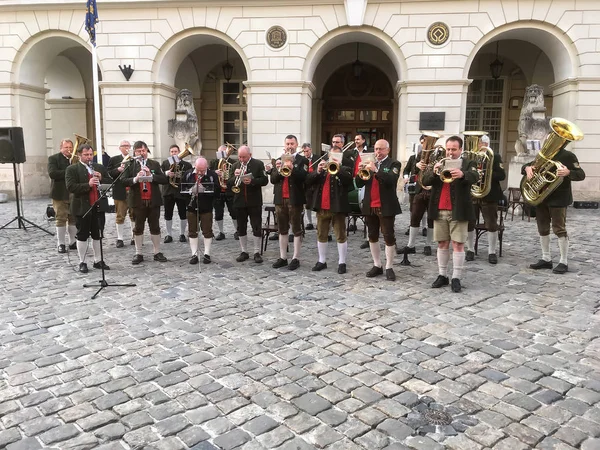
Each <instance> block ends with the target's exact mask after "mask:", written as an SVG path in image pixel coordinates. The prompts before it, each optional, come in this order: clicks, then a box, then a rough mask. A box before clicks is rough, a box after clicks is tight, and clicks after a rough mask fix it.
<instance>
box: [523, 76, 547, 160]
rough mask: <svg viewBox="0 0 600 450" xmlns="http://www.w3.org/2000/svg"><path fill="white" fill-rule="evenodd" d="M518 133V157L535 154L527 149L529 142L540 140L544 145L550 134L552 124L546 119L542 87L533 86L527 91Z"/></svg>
mask: <svg viewBox="0 0 600 450" xmlns="http://www.w3.org/2000/svg"><path fill="white" fill-rule="evenodd" d="M517 131H518V132H519V138H518V139H517V141H516V142H515V151H516V152H517V157H520V156H525V155H528V154H530V153H531V154H533V152H530V151H529V150H528V149H527V141H528V140H538V141H540V143H543V142H544V139H545V138H546V136H547V135H548V133H550V123H549V120H548V118H546V107H545V106H544V88H543V87H542V86H539V85H537V84H532V85H531V86H529V87H528V88H527V89H526V90H525V98H524V99H523V107H522V108H521V115H520V116H519V125H518V127H517Z"/></svg>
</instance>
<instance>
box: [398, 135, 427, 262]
mask: <svg viewBox="0 0 600 450" xmlns="http://www.w3.org/2000/svg"><path fill="white" fill-rule="evenodd" d="M424 142H425V135H424V134H422V135H421V137H420V138H419V145H418V146H417V153H416V154H414V153H413V154H412V155H410V157H409V158H408V161H407V163H406V166H405V167H404V171H403V172H402V175H403V177H404V182H405V183H406V184H407V185H408V186H407V192H408V208H409V209H408V210H409V212H410V213H411V214H412V205H413V200H414V198H415V195H416V193H415V186H416V185H417V184H418V183H417V171H416V170H417V169H416V164H417V162H419V160H420V159H421V152H422V150H423V144H424ZM427 224H428V222H427V208H425V213H424V214H423V218H422V219H421V228H422V229H423V236H427V233H428V229H429V231H431V235H433V229H432V227H427V226H426V225H427ZM404 234H405V235H406V236H410V224H409V226H408V229H407V230H406V233H404ZM428 245H429V247H430V249H429V252H428V251H427V249H424V251H423V253H424V254H425V255H427V254H429V255H431V242H430V243H429V244H428ZM413 246H414V244H413ZM426 247H427V245H426ZM413 253H414V252H413Z"/></svg>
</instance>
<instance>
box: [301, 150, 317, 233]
mask: <svg viewBox="0 0 600 450" xmlns="http://www.w3.org/2000/svg"><path fill="white" fill-rule="evenodd" d="M302 153H303V154H304V157H305V158H306V159H307V160H308V173H309V174H310V173H312V172H314V171H316V170H317V164H318V163H317V161H318V159H319V157H318V156H317V155H315V154H313V151H312V147H311V145H310V143H308V142H305V143H304V144H302ZM304 188H305V191H306V209H305V210H304V216H305V217H306V225H305V226H304V229H305V230H314V229H315V226H314V225H313V221H312V209H311V205H312V203H313V198H312V197H313V195H314V192H315V190H314V186H306V185H305V186H304Z"/></svg>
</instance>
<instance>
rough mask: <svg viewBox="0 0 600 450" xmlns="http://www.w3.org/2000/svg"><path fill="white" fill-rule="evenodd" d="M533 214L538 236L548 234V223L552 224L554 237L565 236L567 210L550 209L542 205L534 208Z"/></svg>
mask: <svg viewBox="0 0 600 450" xmlns="http://www.w3.org/2000/svg"><path fill="white" fill-rule="evenodd" d="M535 213H536V214H535V220H536V222H537V227H538V233H539V234H540V236H548V235H549V234H550V223H552V231H553V232H554V234H555V235H556V236H558V237H566V236H567V208H562V207H561V208H552V207H548V206H546V205H545V204H544V203H542V204H540V205H538V206H536V207H535Z"/></svg>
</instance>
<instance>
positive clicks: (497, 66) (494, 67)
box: [490, 41, 504, 80]
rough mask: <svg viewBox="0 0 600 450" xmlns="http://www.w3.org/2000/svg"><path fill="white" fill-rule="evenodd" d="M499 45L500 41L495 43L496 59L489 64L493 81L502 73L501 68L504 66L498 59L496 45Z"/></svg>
mask: <svg viewBox="0 0 600 450" xmlns="http://www.w3.org/2000/svg"><path fill="white" fill-rule="evenodd" d="M499 44H500V41H496V59H495V60H494V61H492V63H491V64H490V72H491V73H492V78H493V79H494V80H497V79H498V78H500V74H501V73H502V67H503V66H504V63H503V62H502V61H500V60H499V59H498V45H499Z"/></svg>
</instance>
